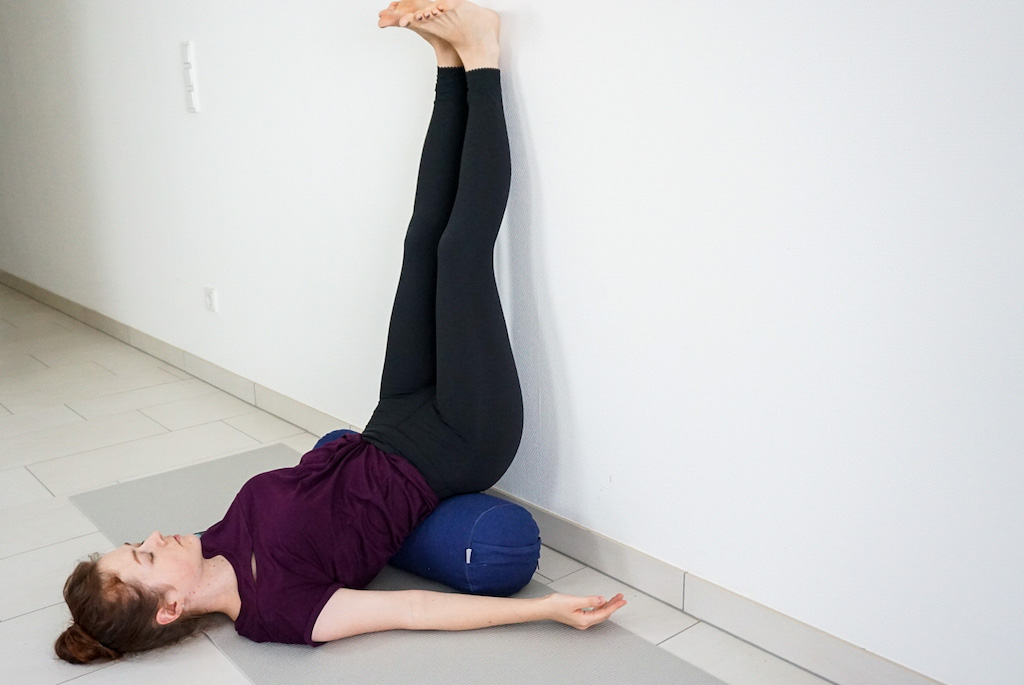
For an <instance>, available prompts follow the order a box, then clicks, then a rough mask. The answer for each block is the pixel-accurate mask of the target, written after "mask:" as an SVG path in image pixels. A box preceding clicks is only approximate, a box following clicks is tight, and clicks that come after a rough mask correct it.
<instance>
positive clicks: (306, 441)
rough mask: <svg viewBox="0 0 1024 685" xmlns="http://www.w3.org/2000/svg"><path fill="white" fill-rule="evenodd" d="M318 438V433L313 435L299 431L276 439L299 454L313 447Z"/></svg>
mask: <svg viewBox="0 0 1024 685" xmlns="http://www.w3.org/2000/svg"><path fill="white" fill-rule="evenodd" d="M319 439H320V436H319V435H313V434H312V433H299V434H298V435H293V436H291V437H289V438H285V439H284V440H278V442H280V443H281V444H282V445H287V446H288V447H291V448H292V449H293V450H295V451H296V452H298V453H299V454H305V453H306V452H308V451H310V450H311V449H313V445H315V444H316V443H317V441H318V440H319Z"/></svg>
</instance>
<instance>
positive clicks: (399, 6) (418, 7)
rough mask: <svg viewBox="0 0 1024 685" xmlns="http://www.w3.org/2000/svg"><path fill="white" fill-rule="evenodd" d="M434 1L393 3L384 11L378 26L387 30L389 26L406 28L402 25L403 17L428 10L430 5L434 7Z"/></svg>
mask: <svg viewBox="0 0 1024 685" xmlns="http://www.w3.org/2000/svg"><path fill="white" fill-rule="evenodd" d="M433 4H434V1H433V0H401V2H393V3H391V4H390V5H388V6H387V8H385V9H382V10H381V11H380V14H378V15H377V16H378V17H380V21H378V22H377V26H379V27H381V28H382V29H385V28H387V27H389V26H400V25H401V26H404V25H405V24H400V23H399V22H401V20H402V17H404V16H406V15H407V14H415V13H417V12H420V11H422V10H424V9H426V8H427V7H428V6H429V5H433Z"/></svg>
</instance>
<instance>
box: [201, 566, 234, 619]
mask: <svg viewBox="0 0 1024 685" xmlns="http://www.w3.org/2000/svg"><path fill="white" fill-rule="evenodd" d="M190 604H191V606H190V607H189V613H191V614H213V613H219V614H227V616H228V617H229V618H230V619H231V620H232V621H234V620H236V619H237V618H238V612H239V611H240V610H241V608H242V599H241V597H240V596H239V594H238V578H236V577H235V569H234V568H233V567H232V566H231V562H229V561H228V560H227V559H225V558H224V557H223V556H221V555H217V556H215V557H213V558H212V559H205V560H204V561H203V575H202V578H201V579H200V582H199V587H197V588H196V591H195V592H194V593H193V597H192V601H191V602H190Z"/></svg>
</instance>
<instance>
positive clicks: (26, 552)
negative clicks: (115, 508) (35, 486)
mask: <svg viewBox="0 0 1024 685" xmlns="http://www.w3.org/2000/svg"><path fill="white" fill-rule="evenodd" d="M68 501H70V498H69V500H68ZM71 504H72V505H74V506H75V509H77V510H78V513H80V514H81V513H82V510H81V509H78V506H77V505H75V503H74V502H71ZM82 516H85V514H82ZM85 518H86V519H88V521H89V523H91V524H92V525H94V526H95V525H96V522H95V521H93V520H92V519H90V518H89V517H88V516H85ZM96 533H100V534H102V533H103V531H101V530H100V529H99V528H98V527H97V528H96V530H94V531H91V532H88V533H82V534H81V535H75V536H73V537H70V538H65V539H63V540H58V541H57V542H51V543H50V544H48V545H43V546H42V547H34V548H32V549H26V550H23V551H21V552H18V553H17V554H11V555H9V556H6V557H0V561H7V560H8V559H13V558H15V557H18V556H21V555H22V554H31V553H32V552H38V551H39V550H41V549H47V548H50V547H55V546H57V545H63V544H64V543H65V542H71V541H72V540H80V539H82V538H85V537H89V536H90V535H95V534H96ZM29 613H31V612H29ZM4 620H5V621H10V620H11V619H9V618H7V619H4Z"/></svg>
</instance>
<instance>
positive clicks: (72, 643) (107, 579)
mask: <svg viewBox="0 0 1024 685" xmlns="http://www.w3.org/2000/svg"><path fill="white" fill-rule="evenodd" d="M99 558H100V555H99V554H93V555H92V556H90V557H89V561H83V562H81V563H80V564H78V566H76V567H75V570H74V571H72V572H71V575H70V576H68V580H67V582H66V583H65V584H64V601H65V602H67V603H68V608H69V609H71V618H72V620H73V621H74V622H73V623H72V624H71V627H70V628H68V629H67V630H65V631H64V632H63V633H61V635H60V637H58V638H57V641H56V642H55V643H54V645H53V648H54V650H55V651H56V652H57V656H59V657H60V658H61V659H63V660H64V661H67V662H69V663H72V664H87V663H90V662H92V661H108V660H111V659H120V658H121V657H122V656H124V655H125V654H128V653H130V652H144V651H146V650H149V649H156V648H157V647H164V646H166V645H170V644H173V643H175V642H177V641H178V640H181V639H183V638H185V637H188V636H189V635H192V634H193V633H195V632H197V631H198V630H199V629H200V628H201V627H202V623H203V618H204V616H203V615H199V616H188V615H183V616H181V617H180V618H178V619H177V620H176V621H172V622H171V623H169V624H167V625H160V624H159V623H157V621H156V612H157V610H158V609H159V608H160V605H161V602H162V600H163V594H162V593H161V592H160V591H159V590H154V589H150V588H147V587H144V586H142V585H137V584H135V583H126V582H124V581H123V580H121V579H120V578H118V577H117V575H115V574H112V573H102V572H101V571H100V569H99V564H97V563H96V562H97V561H98V560H99Z"/></svg>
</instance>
